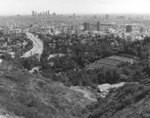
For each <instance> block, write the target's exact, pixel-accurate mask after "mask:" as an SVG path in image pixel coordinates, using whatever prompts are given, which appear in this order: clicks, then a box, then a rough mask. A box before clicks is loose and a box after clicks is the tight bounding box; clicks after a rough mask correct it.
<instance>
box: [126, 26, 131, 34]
mask: <svg viewBox="0 0 150 118" xmlns="http://www.w3.org/2000/svg"><path fill="white" fill-rule="evenodd" d="M126 32H127V33H129V32H132V25H127V26H126Z"/></svg>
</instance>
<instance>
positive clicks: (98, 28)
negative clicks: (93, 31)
mask: <svg viewBox="0 0 150 118" xmlns="http://www.w3.org/2000/svg"><path fill="white" fill-rule="evenodd" d="M96 28H97V31H100V22H97V24H96Z"/></svg>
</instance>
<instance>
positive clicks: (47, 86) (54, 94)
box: [0, 61, 91, 118]
mask: <svg viewBox="0 0 150 118" xmlns="http://www.w3.org/2000/svg"><path fill="white" fill-rule="evenodd" d="M90 103H91V101H90V100H88V99H86V98H84V97H83V94H82V93H79V92H75V91H73V90H71V89H69V88H67V87H65V86H64V85H63V84H61V83H59V82H52V81H51V80H50V79H46V78H43V77H41V76H38V75H36V76H34V75H32V74H30V73H29V72H27V71H26V70H24V69H22V68H21V67H19V66H16V65H15V64H14V63H12V62H6V61H4V62H3V63H2V64H1V65H0V117H1V116H2V118H17V117H18V118H84V117H85V115H84V111H83V109H84V108H85V106H86V105H88V104H90Z"/></svg>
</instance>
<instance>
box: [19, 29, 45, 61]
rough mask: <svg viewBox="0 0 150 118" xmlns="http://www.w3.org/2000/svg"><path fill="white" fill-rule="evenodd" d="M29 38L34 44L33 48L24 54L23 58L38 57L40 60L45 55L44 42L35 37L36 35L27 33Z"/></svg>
mask: <svg viewBox="0 0 150 118" xmlns="http://www.w3.org/2000/svg"><path fill="white" fill-rule="evenodd" d="M26 35H27V37H28V38H29V39H30V40H31V41H32V42H33V48H32V49H31V50H29V51H28V52H26V53H25V54H23V55H22V56H21V58H28V57H30V56H33V55H36V54H37V55H38V58H39V59H40V57H41V55H42V53H43V48H44V47H43V42H42V41H41V40H40V39H39V38H38V37H37V36H34V34H32V33H29V32H27V33H26Z"/></svg>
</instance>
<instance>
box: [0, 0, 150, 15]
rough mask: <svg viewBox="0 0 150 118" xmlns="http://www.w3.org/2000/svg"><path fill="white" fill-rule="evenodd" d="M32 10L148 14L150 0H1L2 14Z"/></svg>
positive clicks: (0, 10) (29, 12) (24, 12)
mask: <svg viewBox="0 0 150 118" xmlns="http://www.w3.org/2000/svg"><path fill="white" fill-rule="evenodd" d="M32 10H36V11H39V12H40V11H45V10H50V12H56V13H62V14H68V13H77V14H78V13H80V14H85V13H87V14H89V13H90V14H91V13H92V14H98V13H108V14H109V13H139V14H142V13H146V14H148V13H150V0H0V15H14V14H31V11H32Z"/></svg>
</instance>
